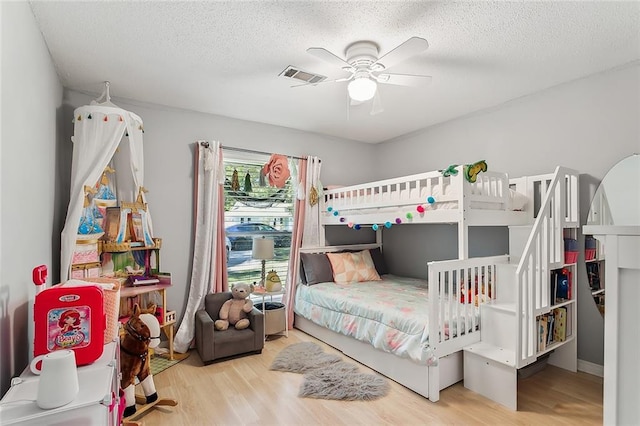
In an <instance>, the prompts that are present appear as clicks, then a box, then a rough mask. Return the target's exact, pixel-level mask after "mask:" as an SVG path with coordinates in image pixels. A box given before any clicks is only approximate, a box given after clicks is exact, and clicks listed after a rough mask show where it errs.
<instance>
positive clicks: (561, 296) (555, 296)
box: [551, 268, 571, 305]
mask: <svg viewBox="0 0 640 426" xmlns="http://www.w3.org/2000/svg"><path fill="white" fill-rule="evenodd" d="M551 299H552V300H551V304H552V305H555V304H556V303H560V302H564V301H566V300H570V299H571V271H569V270H568V269H567V268H562V269H559V270H554V271H551Z"/></svg>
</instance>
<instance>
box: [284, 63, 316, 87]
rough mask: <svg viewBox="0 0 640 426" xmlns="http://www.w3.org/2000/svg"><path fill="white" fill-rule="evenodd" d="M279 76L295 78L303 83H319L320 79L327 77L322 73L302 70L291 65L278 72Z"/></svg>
mask: <svg viewBox="0 0 640 426" xmlns="http://www.w3.org/2000/svg"><path fill="white" fill-rule="evenodd" d="M280 76H282V77H289V78H295V79H296V80H300V81H304V82H305V83H320V82H321V81H322V80H326V79H327V77H325V76H324V75H318V74H312V73H310V72H306V71H302V70H299V69H297V68H295V67H293V66H291V65H289V66H288V67H287V68H285V70H284V71H282V72H281V73H280Z"/></svg>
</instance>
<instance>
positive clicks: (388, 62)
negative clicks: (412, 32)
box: [294, 37, 431, 115]
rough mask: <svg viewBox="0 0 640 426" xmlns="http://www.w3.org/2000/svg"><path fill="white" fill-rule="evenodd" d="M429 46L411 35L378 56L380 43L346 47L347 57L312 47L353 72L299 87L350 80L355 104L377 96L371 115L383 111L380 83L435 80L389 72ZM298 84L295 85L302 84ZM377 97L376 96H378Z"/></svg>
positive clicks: (317, 54)
mask: <svg viewBox="0 0 640 426" xmlns="http://www.w3.org/2000/svg"><path fill="white" fill-rule="evenodd" d="M428 47H429V43H428V42H427V40H425V39H423V38H420V37H411V38H410V39H409V40H407V41H405V42H404V43H402V44H400V45H399V46H397V47H396V48H395V49H393V50H391V51H389V52H388V53H386V54H385V55H383V56H382V57H378V54H379V52H378V45H377V44H375V43H374V42H371V41H357V42H355V43H352V44H350V45H349V46H348V47H347V48H346V49H345V59H342V58H340V57H339V56H337V55H335V54H333V53H331V52H329V51H328V50H327V49H324V48H322V47H311V48H309V49H307V52H309V53H311V54H312V55H314V56H315V57H317V58H320V59H322V60H324V61H326V62H329V63H331V64H333V65H336V66H338V67H340V68H341V69H342V70H344V71H345V72H348V73H349V74H350V75H349V76H348V77H344V78H339V79H336V80H324V81H321V82H316V83H306V84H302V85H299V86H309V85H314V86H315V85H318V84H324V83H340V82H347V81H348V82H349V84H348V86H347V91H348V94H349V98H350V99H351V103H352V104H358V103H362V102H365V101H368V100H370V99H372V98H373V105H372V110H371V114H372V115H373V114H377V113H379V112H382V105H381V101H380V94H379V92H378V83H380V84H390V85H400V86H419V85H423V84H427V83H430V82H431V76H428V75H415V74H394V73H389V72H386V70H387V69H389V68H391V67H393V66H394V65H396V64H398V63H400V62H402V61H404V60H406V59H408V58H410V57H412V56H415V55H418V54H420V53H422V52H424V51H425V50H427V48H428ZM299 86H294V87H299ZM374 96H375V98H374Z"/></svg>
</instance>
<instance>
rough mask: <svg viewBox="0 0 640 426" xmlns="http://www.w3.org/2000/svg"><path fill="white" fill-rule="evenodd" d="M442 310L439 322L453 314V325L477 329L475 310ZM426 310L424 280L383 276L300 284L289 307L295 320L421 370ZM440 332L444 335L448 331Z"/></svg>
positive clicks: (425, 351) (425, 356) (448, 306)
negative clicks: (406, 360) (302, 319)
mask: <svg viewBox="0 0 640 426" xmlns="http://www.w3.org/2000/svg"><path fill="white" fill-rule="evenodd" d="M443 305H444V306H445V309H444V312H441V313H440V314H441V315H440V317H441V318H445V319H448V318H451V317H450V315H449V314H450V312H452V311H453V312H455V315H456V316H457V321H453V322H454V325H455V324H456V323H458V324H474V327H477V325H478V320H479V318H478V308H477V307H475V306H472V305H469V304H461V303H459V302H458V301H457V300H456V301H451V303H444V304H443ZM428 308H429V300H428V286H427V281H426V280H420V279H416V278H407V277H399V276H395V275H390V274H387V275H383V276H382V277H381V280H380V281H366V282H361V283H353V284H338V283H334V282H325V283H319V284H314V285H302V284H301V285H298V287H297V290H296V299H295V305H294V310H295V312H296V313H297V314H298V315H301V316H303V317H305V318H306V319H308V320H310V321H312V322H314V323H315V324H318V325H320V326H322V327H325V328H327V329H329V330H332V331H335V332H337V333H341V334H344V335H346V336H349V337H353V338H354V339H357V340H360V341H364V342H368V343H370V344H371V345H373V346H374V347H375V348H376V349H379V350H382V351H385V352H389V353H393V354H394V355H397V356H400V357H403V358H409V359H411V360H412V361H414V362H416V363H419V364H426V363H427V360H428V358H429V350H428V345H429V309H428ZM452 308H453V309H452ZM472 316H473V317H475V318H474V319H473V320H472V319H471V318H470V317H472ZM456 328H457V327H455V326H454V334H455V329H456ZM461 328H463V329H464V328H465V327H461ZM445 329H446V330H447V331H445V334H448V326H446V327H445ZM445 338H446V337H445Z"/></svg>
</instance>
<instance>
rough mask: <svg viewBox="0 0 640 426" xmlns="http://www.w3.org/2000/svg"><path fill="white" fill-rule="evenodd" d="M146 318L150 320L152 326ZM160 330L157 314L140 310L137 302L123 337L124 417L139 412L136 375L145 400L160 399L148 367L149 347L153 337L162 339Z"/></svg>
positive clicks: (148, 401) (153, 400)
mask: <svg viewBox="0 0 640 426" xmlns="http://www.w3.org/2000/svg"><path fill="white" fill-rule="evenodd" d="M145 321H148V322H149V324H151V327H149V326H148V325H147V324H146V323H145ZM153 321H155V324H154V323H153ZM151 329H154V330H156V333H157V335H156V336H153V335H152V331H151ZM159 334H160V325H159V323H158V320H157V319H156V317H155V316H154V315H152V314H141V310H140V306H138V305H137V304H136V305H134V307H133V313H132V315H131V318H129V321H127V323H126V324H125V325H124V334H123V335H122V337H121V338H120V371H121V373H122V378H121V380H120V387H121V388H122V389H123V390H124V396H125V406H126V408H125V410H124V417H129V416H131V415H133V414H135V412H136V398H135V379H136V377H137V378H138V380H139V381H140V384H141V385H142V390H143V392H144V395H145V397H146V403H147V404H150V403H152V402H155V401H156V400H157V399H158V394H157V392H156V387H155V384H154V382H153V375H152V374H151V370H150V368H149V347H150V344H151V341H152V340H154V341H156V342H157V343H159ZM157 343H155V346H157Z"/></svg>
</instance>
